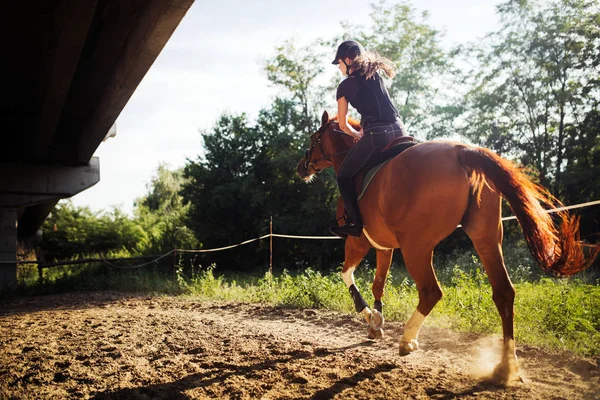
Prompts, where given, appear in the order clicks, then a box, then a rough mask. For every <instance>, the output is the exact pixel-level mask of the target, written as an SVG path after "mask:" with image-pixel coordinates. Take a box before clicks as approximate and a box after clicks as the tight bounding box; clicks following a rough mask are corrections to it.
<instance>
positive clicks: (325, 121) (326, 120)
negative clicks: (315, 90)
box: [321, 110, 329, 126]
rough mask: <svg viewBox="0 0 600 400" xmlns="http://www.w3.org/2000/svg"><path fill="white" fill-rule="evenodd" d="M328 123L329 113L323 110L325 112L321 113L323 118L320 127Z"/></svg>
mask: <svg viewBox="0 0 600 400" xmlns="http://www.w3.org/2000/svg"><path fill="white" fill-rule="evenodd" d="M328 122H329V113H327V110H325V111H323V116H322V117H321V126H323V125H325V124H326V123H328Z"/></svg>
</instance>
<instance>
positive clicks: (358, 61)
mask: <svg viewBox="0 0 600 400" xmlns="http://www.w3.org/2000/svg"><path fill="white" fill-rule="evenodd" d="M350 67H351V68H352V69H353V70H354V71H358V72H359V74H360V75H365V77H366V78H367V79H370V78H371V77H373V75H374V74H375V72H377V71H382V72H383V73H384V74H385V76H387V77H388V78H393V77H394V76H396V65H395V64H394V63H393V61H391V60H389V59H387V58H385V57H382V56H380V55H379V54H378V53H377V52H374V51H363V52H362V54H361V55H359V56H358V57H356V58H355V59H354V60H352V65H351V66H350Z"/></svg>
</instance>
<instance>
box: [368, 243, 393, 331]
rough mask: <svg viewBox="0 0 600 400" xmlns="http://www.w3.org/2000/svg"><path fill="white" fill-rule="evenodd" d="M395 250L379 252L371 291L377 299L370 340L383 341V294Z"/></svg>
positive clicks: (370, 329)
mask: <svg viewBox="0 0 600 400" xmlns="http://www.w3.org/2000/svg"><path fill="white" fill-rule="evenodd" d="M393 255H394V250H377V270H376V271H375V279H374V280H373V286H371V291H372V292H373V297H374V298H375V304H374V305H373V309H374V310H373V316H372V317H371V323H370V326H369V334H368V337H369V339H381V338H382V337H383V329H382V327H383V323H384V318H383V302H382V301H381V298H382V297H383V292H384V288H385V281H386V279H387V275H388V272H389V271H390V266H391V265H392V256H393Z"/></svg>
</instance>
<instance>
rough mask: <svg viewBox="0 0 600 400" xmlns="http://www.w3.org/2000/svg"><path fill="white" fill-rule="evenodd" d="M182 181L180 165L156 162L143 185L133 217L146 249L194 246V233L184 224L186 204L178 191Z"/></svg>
mask: <svg viewBox="0 0 600 400" xmlns="http://www.w3.org/2000/svg"><path fill="white" fill-rule="evenodd" d="M184 182H185V180H184V178H183V170H182V169H179V170H174V171H172V170H170V169H169V168H168V167H167V165H165V164H160V165H159V166H158V168H157V170H156V175H155V176H154V177H153V178H152V180H151V181H150V183H149V184H148V185H147V190H148V192H147V194H146V195H145V196H144V197H142V198H140V199H137V200H136V203H135V205H136V207H135V209H134V214H135V219H134V220H135V222H136V223H137V224H138V225H139V226H141V227H143V228H144V230H145V232H146V233H147V235H148V241H149V243H148V245H147V246H146V249H145V252H146V253H151V254H159V253H163V252H166V251H169V250H172V249H173V248H184V249H195V248H197V247H198V245H199V243H198V241H197V240H196V238H195V236H194V233H193V232H192V230H191V229H190V228H189V227H188V226H187V225H186V224H187V222H188V217H189V216H188V213H189V208H190V206H189V204H187V205H185V204H184V202H183V197H182V196H181V194H180V193H179V192H180V191H181V188H182V186H183V184H184Z"/></svg>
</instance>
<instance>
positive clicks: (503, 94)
mask: <svg viewBox="0 0 600 400" xmlns="http://www.w3.org/2000/svg"><path fill="white" fill-rule="evenodd" d="M498 11H499V14H500V17H501V19H502V21H503V26H502V28H501V29H500V30H499V31H498V32H493V33H491V34H489V35H488V37H487V40H486V42H485V45H484V46H483V47H481V46H476V47H470V48H467V49H464V50H466V51H465V54H466V56H468V57H472V55H473V54H475V55H477V58H478V60H479V63H478V64H477V65H476V66H475V67H474V69H473V70H471V71H468V73H467V79H466V82H467V85H469V86H470V92H469V95H468V96H467V97H466V102H465V104H464V109H465V110H466V112H465V114H464V125H463V128H462V132H461V133H462V134H463V135H465V136H466V137H468V138H470V139H471V140H473V141H475V142H476V143H478V144H481V145H483V146H486V147H490V148H492V149H494V150H495V151H497V152H499V153H502V154H508V155H513V156H518V157H520V159H521V161H522V163H523V164H524V165H527V166H530V167H532V168H534V169H535V170H536V171H538V172H539V174H540V178H541V182H542V183H543V184H544V185H549V184H552V189H553V192H554V193H555V194H556V195H559V196H560V195H563V194H564V184H565V175H564V172H565V167H567V169H569V167H568V166H569V165H571V164H574V163H575V164H576V163H577V161H576V160H577V159H579V158H581V157H582V156H583V155H582V154H581V152H582V151H583V153H585V154H586V155H587V154H589V152H590V150H591V149H590V148H589V143H590V137H589V136H588V135H589V134H590V133H589V132H586V134H583V131H582V129H585V128H584V127H583V126H582V122H581V121H583V120H584V119H585V118H586V115H588V114H589V113H590V112H591V111H592V110H597V108H598V97H599V96H598V95H599V94H600V92H599V89H600V81H599V80H598V53H599V50H600V42H599V40H598V38H599V37H600V24H599V23H598V22H599V21H600V6H599V5H598V3H597V2H596V3H595V2H589V1H583V0H552V1H523V2H515V1H507V2H505V3H503V4H501V5H500V6H499V7H498ZM595 130H596V133H594V134H592V136H594V137H595V136H597V129H595ZM576 131H579V133H580V134H579V135H578V134H576V133H575V132H576ZM569 132H571V133H569ZM592 141H593V140H592ZM583 157H584V158H585V157H586V156H583Z"/></svg>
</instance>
